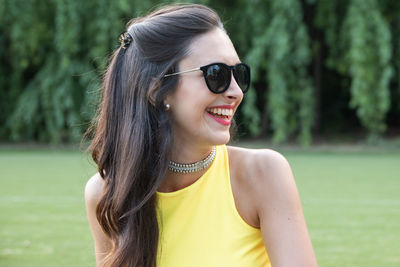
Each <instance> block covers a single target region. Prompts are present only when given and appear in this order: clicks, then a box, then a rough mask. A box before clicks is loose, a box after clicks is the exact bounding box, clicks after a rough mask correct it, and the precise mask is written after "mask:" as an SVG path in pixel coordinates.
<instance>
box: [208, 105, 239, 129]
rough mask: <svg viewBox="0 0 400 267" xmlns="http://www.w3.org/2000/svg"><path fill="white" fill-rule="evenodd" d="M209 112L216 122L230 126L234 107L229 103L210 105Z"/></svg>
mask: <svg viewBox="0 0 400 267" xmlns="http://www.w3.org/2000/svg"><path fill="white" fill-rule="evenodd" d="M207 114H208V115H209V116H210V117H211V118H213V119H214V120H215V121H216V122H218V123H220V124H222V125H224V126H229V125H230V124H231V119H232V116H233V109H232V106H228V105H223V106H216V107H210V108H208V109H207Z"/></svg>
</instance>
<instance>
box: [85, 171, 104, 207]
mask: <svg viewBox="0 0 400 267" xmlns="http://www.w3.org/2000/svg"><path fill="white" fill-rule="evenodd" d="M103 188H104V180H103V178H102V177H101V176H100V174H99V173H96V174H94V175H93V176H92V177H91V178H90V179H89V180H88V181H87V183H86V186H85V200H86V204H87V206H90V207H93V206H94V207H95V206H96V205H97V203H98V201H99V200H100V198H101V196H102V194H103Z"/></svg>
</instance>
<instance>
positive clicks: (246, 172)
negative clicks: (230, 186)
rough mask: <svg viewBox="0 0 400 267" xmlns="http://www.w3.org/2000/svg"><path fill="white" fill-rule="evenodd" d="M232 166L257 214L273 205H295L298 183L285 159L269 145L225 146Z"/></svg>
mask: <svg viewBox="0 0 400 267" xmlns="http://www.w3.org/2000/svg"><path fill="white" fill-rule="evenodd" d="M228 151H229V152H228V153H229V158H230V164H231V165H233V166H232V167H231V170H232V171H233V172H235V176H236V177H237V179H239V180H240V183H241V184H243V185H245V186H244V188H246V191H247V194H249V196H250V197H251V198H252V202H253V203H254V207H255V208H256V209H257V213H258V214H259V215H260V213H262V212H263V211H265V210H266V209H268V208H269V207H276V205H279V206H281V205H285V203H286V204H288V205H291V206H292V205H297V187H296V184H295V182H294V178H293V174H292V170H291V168H290V165H289V163H288V161H287V159H286V158H285V157H284V156H283V155H282V154H281V153H279V152H277V151H274V150H272V149H248V148H241V147H232V146H229V147H228Z"/></svg>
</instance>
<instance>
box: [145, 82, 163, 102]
mask: <svg viewBox="0 0 400 267" xmlns="http://www.w3.org/2000/svg"><path fill="white" fill-rule="evenodd" d="M160 87H161V81H160V80H159V79H156V78H152V79H151V82H150V85H149V91H148V92H147V99H148V100H149V102H150V103H151V104H152V105H153V106H155V105H156V99H157V98H156V96H157V91H158V89H159V88H160Z"/></svg>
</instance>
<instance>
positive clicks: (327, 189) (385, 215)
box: [0, 149, 400, 267]
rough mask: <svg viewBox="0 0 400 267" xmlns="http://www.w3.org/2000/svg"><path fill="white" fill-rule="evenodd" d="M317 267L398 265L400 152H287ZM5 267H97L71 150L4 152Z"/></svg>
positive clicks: (1, 226) (0, 220)
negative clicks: (95, 266) (318, 266)
mask: <svg viewBox="0 0 400 267" xmlns="http://www.w3.org/2000/svg"><path fill="white" fill-rule="evenodd" d="M283 154H284V155H285V156H286V157H287V159H288V160H289V162H290V164H291V166H292V169H293V173H294V175H295V178H296V182H297V185H298V188H299V191H300V195H301V198H302V203H303V209H304V213H305V216H306V220H307V224H308V228H309V232H310V236H311V239H312V242H313V246H314V249H315V252H316V255H317V258H318V262H319V265H320V266H341V267H342V266H400V192H399V191H400V190H399V189H400V153H399V152H396V151H390V152H384V151H383V152H382V151H378V152H371V151H367V152H346V151H334V152H329V150H326V151H305V152H304V151H300V150H297V151H293V150H292V151H289V150H287V151H284V152H283ZM0 170H1V173H0V200H1V201H0V266H13V267H14V266H94V253H93V242H92V237H91V234H90V230H89V226H88V223H87V219H86V213H85V207H84V197H83V189H84V186H85V183H86V180H87V179H88V177H90V176H91V175H92V173H93V172H94V167H93V166H91V165H90V164H89V162H88V159H87V157H86V156H83V155H81V154H80V153H78V152H72V151H65V150H64V151H51V150H47V151H46V150H42V151H38V150H31V151H21V150H12V149H10V150H7V151H5V150H3V151H0Z"/></svg>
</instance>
